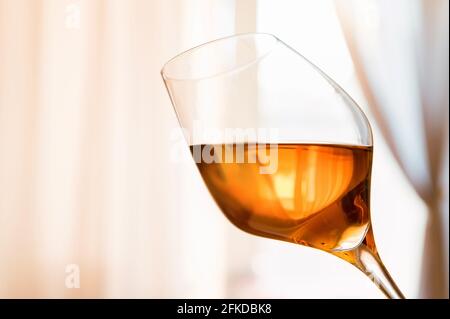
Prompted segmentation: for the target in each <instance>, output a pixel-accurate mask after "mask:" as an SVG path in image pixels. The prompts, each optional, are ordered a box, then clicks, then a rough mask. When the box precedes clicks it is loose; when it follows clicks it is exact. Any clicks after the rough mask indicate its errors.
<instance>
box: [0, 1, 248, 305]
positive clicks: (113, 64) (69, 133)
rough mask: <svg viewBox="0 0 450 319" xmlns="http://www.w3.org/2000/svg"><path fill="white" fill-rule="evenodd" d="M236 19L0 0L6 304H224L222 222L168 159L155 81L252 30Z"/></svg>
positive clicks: (219, 5) (159, 86)
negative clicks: (148, 300) (179, 57)
mask: <svg viewBox="0 0 450 319" xmlns="http://www.w3.org/2000/svg"><path fill="white" fill-rule="evenodd" d="M249 3H250V4H251V3H252V2H251V1H250V2H249ZM241 9H242V8H241ZM250 9H252V8H251V5H250V8H247V9H246V10H250ZM235 10H236V6H235V3H234V1H228V0H220V1H213V2H209V1H201V0H194V1H187V0H168V1H166V0H165V1H156V0H155V1H150V0H130V1H123V0H79V1H77V0H33V1H29V0H0V297H188V296H189V297H223V296H225V294H226V291H227V285H226V283H227V282H226V280H227V274H226V272H225V270H226V269H228V268H227V265H228V264H229V263H236V261H235V260H233V258H234V257H233V256H234V255H233V252H231V253H230V254H228V255H226V254H224V251H225V252H226V251H227V249H226V247H227V242H226V231H225V229H224V226H223V225H225V223H224V218H223V217H222V216H221V215H220V214H219V213H218V210H217V208H216V207H215V205H214V203H213V201H212V199H211V197H210V196H208V195H207V192H206V189H205V187H204V186H203V185H202V184H201V180H200V178H198V176H197V175H194V174H197V173H196V170H195V169H194V167H193V164H192V163H191V161H189V162H183V161H182V162H178V161H170V160H168V159H170V153H171V151H172V149H171V147H172V144H171V143H172V141H171V134H172V131H173V129H174V128H176V127H177V126H178V124H177V122H176V119H175V115H174V112H173V110H172V107H171V105H170V102H169V99H168V96H167V93H166V92H165V89H164V85H163V82H162V80H161V78H160V73H159V72H160V69H161V67H162V65H163V63H164V62H165V61H166V60H168V59H169V58H171V57H172V56H174V55H175V54H178V53H179V52H181V51H183V50H186V49H188V48H190V47H192V46H195V45H198V44H200V43H202V42H205V41H208V40H212V39H214V38H218V37H222V36H227V35H230V34H233V33H235V32H237V31H239V30H238V29H239V28H241V29H242V28H243V29H242V30H241V31H252V30H247V29H246V28H251V26H245V23H244V24H243V25H240V24H239V23H238V22H239V21H238V20H239V19H236V14H235ZM253 11H254V10H253ZM241 12H242V11H241ZM245 12H247V13H249V12H250V16H249V17H251V11H245ZM251 20H252V19H251V18H250V21H251ZM242 21H249V19H248V17H244V19H242ZM204 26H208V28H205V27H204ZM186 152H187V148H186ZM199 234H202V235H201V236H199ZM238 250H239V249H238ZM230 251H231V249H230ZM238 264H239V263H238ZM71 265H72V266H71ZM73 265H75V267H78V269H79V274H80V287H79V288H77V287H76V286H70V287H67V285H66V280H67V276H68V275H74V274H75V273H73V272H72V270H73V269H74V268H72V267H73ZM244 267H245V265H244ZM72 288H73V289H72Z"/></svg>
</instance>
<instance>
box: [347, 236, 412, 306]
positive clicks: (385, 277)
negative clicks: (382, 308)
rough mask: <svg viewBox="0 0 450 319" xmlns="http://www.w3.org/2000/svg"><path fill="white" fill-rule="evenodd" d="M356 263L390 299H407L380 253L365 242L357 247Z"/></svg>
mask: <svg viewBox="0 0 450 319" xmlns="http://www.w3.org/2000/svg"><path fill="white" fill-rule="evenodd" d="M354 253H355V257H356V258H355V263H354V265H355V266H356V267H357V268H358V269H359V270H361V271H362V272H363V273H365V274H366V276H367V277H369V278H370V279H371V280H372V281H373V283H374V284H375V285H376V286H377V287H378V288H379V289H380V290H381V291H382V292H383V293H384V294H385V295H386V297H388V298H389V299H405V296H404V295H403V293H402V292H401V291H400V289H399V288H398V287H397V285H396V283H395V282H394V280H393V279H392V277H391V275H390V274H389V272H388V271H387V269H386V267H384V265H383V262H382V261H381V259H380V256H379V255H378V253H376V252H375V253H374V252H372V250H370V249H369V248H368V247H367V246H366V245H365V244H364V243H363V244H361V245H359V247H358V248H356V249H355V251H354Z"/></svg>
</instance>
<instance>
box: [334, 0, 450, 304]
mask: <svg viewBox="0 0 450 319" xmlns="http://www.w3.org/2000/svg"><path fill="white" fill-rule="evenodd" d="M336 3H337V9H338V13H339V16H340V20H341V23H342V26H343V30H344V34H345V37H346V40H347V44H348V46H349V49H350V52H351V55H352V58H353V61H354V64H355V68H356V71H357V74H358V77H359V80H360V83H361V84H362V88H363V90H364V92H365V95H366V98H367V100H368V102H369V104H370V107H371V111H372V113H373V114H374V116H375V118H376V121H377V125H378V126H379V127H380V128H381V130H382V132H383V135H384V137H385V139H386V140H387V142H388V144H389V146H390V148H391V150H392V152H393V153H394V155H395V157H396V159H397V161H398V162H399V163H400V166H401V168H402V169H403V171H404V173H405V174H406V176H407V177H408V179H409V180H410V182H411V183H412V185H413V186H414V188H415V190H416V192H417V193H418V194H419V196H420V197H421V198H422V199H423V201H424V202H425V203H426V204H427V206H428V208H429V215H428V227H427V232H426V237H425V246H424V248H423V265H422V285H421V289H420V291H421V297H437V298H448V230H449V229H448V224H449V219H448V214H449V212H448V144H449V140H448V108H449V95H448V94H449V93H448V85H449V73H448V67H449V65H448V59H449V42H448V36H449V31H448V29H449V16H448V11H449V7H448V1H446V0H414V1H412V0H396V1H387V0H377V1H373V0H363V1H360V0H358V1H345V0H338V1H337V2H336ZM446 176H447V177H446ZM387 214H395V211H394V212H387ZM386 217H388V215H386ZM397 240H399V241H401V240H402V238H398V239H397ZM418 242H419V243H420V241H418Z"/></svg>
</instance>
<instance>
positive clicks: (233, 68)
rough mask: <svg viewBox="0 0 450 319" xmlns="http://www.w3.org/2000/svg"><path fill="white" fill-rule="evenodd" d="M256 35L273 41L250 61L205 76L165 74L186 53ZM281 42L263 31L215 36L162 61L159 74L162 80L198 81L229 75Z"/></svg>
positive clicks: (245, 66)
mask: <svg viewBox="0 0 450 319" xmlns="http://www.w3.org/2000/svg"><path fill="white" fill-rule="evenodd" d="M256 36H263V37H266V38H270V39H272V40H273V43H272V44H271V46H270V48H268V49H267V50H264V52H263V53H262V54H257V55H255V57H254V58H253V59H251V60H250V61H248V62H246V63H243V64H238V65H236V66H235V67H232V68H230V69H228V70H224V71H220V72H215V73H214V72H213V74H210V75H205V76H197V77H196V76H192V77H182V76H181V77H177V76H171V75H168V74H167V72H166V71H167V67H168V66H170V65H171V64H172V63H174V62H175V61H178V60H180V59H182V58H186V57H187V56H188V55H190V54H192V53H194V52H196V51H198V50H201V49H202V48H205V47H207V46H210V45H211V44H218V43H219V42H225V41H229V40H237V39H239V38H245V37H256ZM280 42H281V40H280V39H278V38H277V37H276V36H275V35H273V34H271V33H264V32H247V33H238V34H233V35H229V36H226V37H222V38H217V39H214V40H211V41H208V42H204V43H202V44H199V45H197V46H194V47H192V48H190V49H188V50H185V51H183V52H181V53H179V54H177V55H175V56H174V57H172V58H171V59H169V60H168V61H167V62H166V63H164V65H163V67H162V68H161V71H160V73H161V76H162V78H163V79H164V81H192V82H195V81H200V80H205V79H211V78H215V77H220V76H223V75H229V74H232V73H235V72H239V71H242V70H244V69H246V68H248V67H250V66H251V65H253V64H255V63H258V62H260V61H261V60H262V59H264V58H265V57H266V56H268V55H270V53H271V52H273V50H274V49H275V48H276V47H277V46H278V44H279V43H280Z"/></svg>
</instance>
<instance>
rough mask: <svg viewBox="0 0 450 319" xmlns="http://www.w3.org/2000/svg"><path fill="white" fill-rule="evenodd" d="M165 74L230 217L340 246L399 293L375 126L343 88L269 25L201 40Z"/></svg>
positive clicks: (284, 235)
mask: <svg viewBox="0 0 450 319" xmlns="http://www.w3.org/2000/svg"><path fill="white" fill-rule="evenodd" d="M161 74H162V76H163V79H164V83H165V85H166V88H167V91H168V93H169V96H170V98H171V102H172V104H173V106H174V109H175V112H176V114H177V117H178V120H179V122H180V125H181V127H182V128H183V129H184V133H185V137H186V139H187V142H188V144H189V146H190V149H191V152H192V155H193V158H194V160H195V161H196V163H197V166H198V168H199V171H200V173H201V175H202V177H203V180H204V181H205V183H206V186H207V187H208V189H209V191H210V193H211V194H212V196H213V197H214V199H215V201H216V202H217V204H218V206H219V207H220V209H221V210H222V212H223V213H224V214H225V215H226V217H227V218H228V219H229V220H230V221H231V222H232V223H233V224H235V225H236V226H237V227H239V228H240V229H242V230H244V231H246V232H249V233H252V234H255V235H259V236H264V237H268V238H274V239H279V240H285V241H289V242H293V243H298V244H301V245H305V246H310V247H314V248H317V249H321V250H324V251H326V252H329V253H331V254H333V255H336V256H338V257H340V258H342V259H344V260H346V261H347V262H349V263H351V264H353V265H354V266H356V267H357V268H358V269H360V270H361V271H362V272H363V273H365V274H366V275H367V276H369V278H370V279H371V280H372V281H373V282H374V283H375V284H376V285H377V286H378V287H379V288H380V289H381V290H382V292H383V293H384V294H385V295H386V296H387V297H389V298H403V295H402V293H401V292H400V290H399V289H398V287H397V286H396V284H395V282H394V281H393V280H392V278H391V276H390V275H389V273H388V272H387V270H386V268H385V267H384V265H383V263H382V262H381V259H380V257H379V254H378V252H377V248H376V246H375V242H374V238H373V232H372V227H371V222H370V207H369V201H370V175H371V167H372V146H373V143H372V133H371V128H370V125H369V122H368V120H367V118H366V117H365V115H364V113H363V112H362V111H361V109H360V108H359V107H358V105H357V104H356V103H355V102H354V101H353V100H352V99H351V98H350V97H349V96H348V94H347V93H346V92H345V91H344V90H342V88H340V87H339V86H338V85H337V84H336V83H335V82H334V81H333V80H332V79H330V78H329V77H328V76H327V75H326V74H325V73H324V72H322V71H321V70H320V69H319V68H317V67H316V66H315V65H314V64H312V63H311V62H309V61H308V60H307V59H306V58H304V57H303V56H302V55H300V54H299V53H298V52H296V51H295V50H293V49H292V48H291V47H289V46H288V45H286V44H285V43H283V42H282V41H280V40H279V39H278V38H276V37H275V36H273V35H270V34H257V33H255V34H241V35H236V36H231V37H226V38H222V39H218V40H215V41H211V42H208V43H205V44H203V45H200V46H198V47H195V48H193V49H190V50H188V51H186V52H183V53H181V54H180V55H177V56H176V57H174V58H173V59H171V60H170V61H168V62H167V63H166V64H165V65H164V67H163V69H162V71H161Z"/></svg>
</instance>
